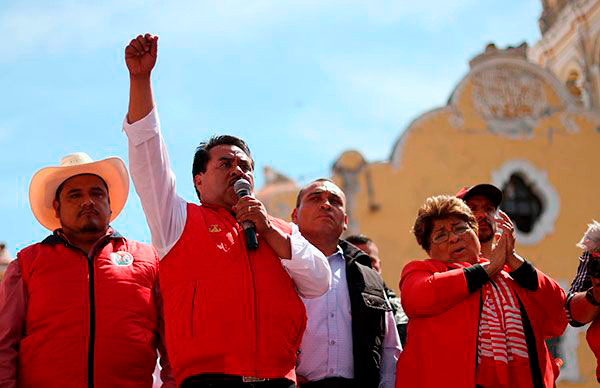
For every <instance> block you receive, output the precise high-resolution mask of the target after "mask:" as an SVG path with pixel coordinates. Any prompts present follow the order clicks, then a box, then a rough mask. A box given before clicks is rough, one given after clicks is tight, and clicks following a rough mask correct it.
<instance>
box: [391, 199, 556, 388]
mask: <svg viewBox="0 0 600 388" xmlns="http://www.w3.org/2000/svg"><path fill="white" fill-rule="evenodd" d="M413 232H414V234H415V237H416V239H417V242H418V243H419V245H421V247H422V248H423V249H424V250H425V252H427V255H428V256H429V258H428V259H426V260H419V261H412V262H410V263H408V264H407V265H406V266H405V267H404V270H403V271H402V276H401V279H400V292H401V299H402V305H403V307H404V310H405V312H406V314H407V315H408V317H409V323H408V333H407V341H406V346H405V347H404V351H403V352H402V353H401V354H400V358H399V359H398V363H397V368H396V387H411V388H414V387H457V388H458V387H460V388H472V387H485V388H489V387H511V388H522V387H527V388H529V387H536V388H537V387H554V385H555V384H554V382H555V379H556V377H557V376H558V365H557V363H556V362H555V361H554V360H553V359H552V357H551V355H550V354H549V352H548V350H547V348H546V345H545V341H544V340H545V339H546V338H548V337H553V336H559V335H561V334H562V332H563V330H564V328H565V326H566V317H565V313H564V307H563V306H564V301H565V293H564V291H563V290H562V289H561V288H560V286H559V285H558V284H557V283H556V282H555V281H554V280H552V279H550V278H549V277H547V276H546V275H544V274H543V273H542V272H540V271H539V270H537V269H535V268H534V267H533V265H531V263H529V262H527V261H523V260H520V261H510V262H509V261H506V262H504V257H506V256H507V255H505V254H504V255H500V254H498V255H497V256H498V257H497V258H494V257H490V258H487V259H486V258H483V257H481V255H480V248H481V247H480V244H479V240H478V238H477V221H476V219H475V217H474V216H473V213H472V212H471V210H470V209H469V207H468V206H467V205H466V204H465V203H464V202H463V201H462V200H461V199H458V198H456V197H451V196H447V195H441V196H435V197H430V198H427V200H426V201H425V203H424V204H423V206H421V208H420V209H419V212H418V215H417V219H416V220H415V225H414V227H413ZM504 238H505V237H504ZM500 239H502V237H500ZM505 245H506V244H503V241H502V240H500V241H499V242H498V246H505ZM507 249H508V248H507ZM511 249H512V248H511Z"/></svg>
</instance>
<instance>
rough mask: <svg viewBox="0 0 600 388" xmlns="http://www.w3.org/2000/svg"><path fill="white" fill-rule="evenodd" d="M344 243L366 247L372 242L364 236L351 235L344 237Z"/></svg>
mask: <svg viewBox="0 0 600 388" xmlns="http://www.w3.org/2000/svg"><path fill="white" fill-rule="evenodd" d="M346 241H348V242H349V243H350V244H354V245H366V244H368V243H370V242H373V240H371V239H370V238H369V237H367V236H365V235H364V234H353V235H352V236H348V237H346Z"/></svg>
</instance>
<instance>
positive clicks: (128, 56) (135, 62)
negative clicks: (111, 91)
mask: <svg viewBox="0 0 600 388" xmlns="http://www.w3.org/2000/svg"><path fill="white" fill-rule="evenodd" d="M157 53H158V36H156V35H151V34H146V35H144V36H142V35H138V36H137V37H136V38H134V39H132V40H131V42H129V44H128V45H127V47H126V48H125V63H126V64H127V68H128V69H129V80H130V89H129V112H128V113H127V122H128V123H129V124H132V123H135V122H136V121H138V120H141V119H143V118H144V117H146V116H147V115H148V113H150V112H151V111H152V108H154V100H153V98H152V85H151V83H150V73H152V69H153V68H154V65H155V64H156V55H157Z"/></svg>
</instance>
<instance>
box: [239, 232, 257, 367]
mask: <svg viewBox="0 0 600 388" xmlns="http://www.w3.org/2000/svg"><path fill="white" fill-rule="evenodd" d="M240 229H241V227H240V226H238V231H240ZM241 240H242V241H243V243H242V246H243V247H244V249H245V251H246V258H247V259H248V266H249V267H250V277H251V278H252V294H253V296H254V376H255V377H258V370H257V369H256V366H257V365H258V362H257V359H256V357H257V350H258V309H257V303H256V280H255V279H254V266H253V264H252V263H253V260H251V259H250V252H248V249H247V247H246V240H245V238H242V239H241Z"/></svg>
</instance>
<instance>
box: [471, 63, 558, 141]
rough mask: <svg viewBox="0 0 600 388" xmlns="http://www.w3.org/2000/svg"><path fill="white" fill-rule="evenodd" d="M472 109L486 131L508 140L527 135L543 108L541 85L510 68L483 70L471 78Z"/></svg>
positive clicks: (520, 68)
mask: <svg viewBox="0 0 600 388" xmlns="http://www.w3.org/2000/svg"><path fill="white" fill-rule="evenodd" d="M471 82H472V85H473V93H472V98H473V106H474V107H475V109H476V110H477V111H478V112H479V113H480V114H481V115H482V116H483V117H484V118H485V120H486V121H487V122H488V129H489V130H490V131H492V132H498V133H501V134H506V135H509V136H520V135H528V134H530V133H531V128H532V127H533V125H534V124H535V121H536V119H537V118H538V117H540V116H541V115H543V114H544V111H545V110H546V107H547V102H546V96H545V94H544V88H543V83H542V81H541V80H540V79H539V78H538V77H536V76H535V75H534V74H532V73H531V72H529V71H527V70H526V69H525V68H522V67H520V66H516V65H511V64H498V65H495V66H492V67H486V68H483V69H482V70H480V71H478V72H476V73H475V74H473V75H472V76H471Z"/></svg>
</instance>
